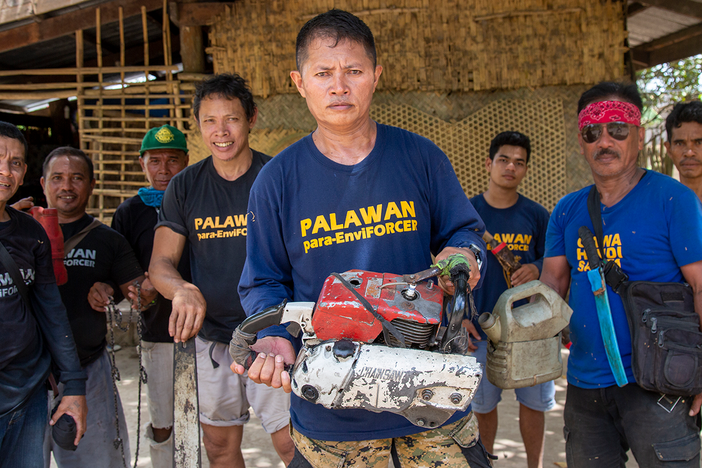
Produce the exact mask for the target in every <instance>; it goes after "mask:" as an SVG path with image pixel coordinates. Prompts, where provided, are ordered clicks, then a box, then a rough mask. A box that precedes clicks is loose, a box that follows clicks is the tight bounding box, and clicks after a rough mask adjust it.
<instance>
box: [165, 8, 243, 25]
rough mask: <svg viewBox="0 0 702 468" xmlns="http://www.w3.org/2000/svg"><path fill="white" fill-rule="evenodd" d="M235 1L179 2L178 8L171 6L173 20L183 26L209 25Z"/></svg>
mask: <svg viewBox="0 0 702 468" xmlns="http://www.w3.org/2000/svg"><path fill="white" fill-rule="evenodd" d="M233 4H234V2H193V3H178V9H177V10H176V9H175V8H171V21H173V22H174V23H175V24H177V25H178V26H179V27H182V26H207V25H208V23H211V22H212V20H213V19H214V17H215V16H217V15H219V14H221V13H224V7H225V6H227V5H233Z"/></svg>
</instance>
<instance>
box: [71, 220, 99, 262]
mask: <svg viewBox="0 0 702 468" xmlns="http://www.w3.org/2000/svg"><path fill="white" fill-rule="evenodd" d="M101 224H102V223H101V222H100V220H99V219H93V222H92V223H90V224H88V225H87V226H86V227H85V228H83V230H82V231H80V232H79V233H78V234H76V235H75V236H73V237H71V238H70V239H68V240H67V241H65V242H64V243H63V256H64V257H67V256H68V254H69V253H70V252H71V250H73V249H74V248H75V246H76V245H78V244H79V243H80V241H82V240H83V239H85V236H87V235H88V233H89V232H90V231H92V230H93V229H95V228H96V227H98V226H100V225H101Z"/></svg>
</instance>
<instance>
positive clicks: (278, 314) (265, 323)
mask: <svg viewBox="0 0 702 468" xmlns="http://www.w3.org/2000/svg"><path fill="white" fill-rule="evenodd" d="M287 303H288V300H287V299H284V300H283V302H281V303H280V304H278V305H275V306H271V307H268V308H266V309H263V310H262V311H260V312H258V313H256V314H253V315H252V316H250V317H248V318H247V319H246V320H244V321H243V322H241V325H239V327H238V328H237V329H241V331H242V332H244V333H248V334H256V333H258V332H260V331H261V330H264V329H266V328H268V327H271V326H273V325H280V320H281V318H282V317H283V312H285V306H286V305H287Z"/></svg>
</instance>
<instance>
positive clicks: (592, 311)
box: [541, 82, 702, 468]
mask: <svg viewBox="0 0 702 468" xmlns="http://www.w3.org/2000/svg"><path fill="white" fill-rule="evenodd" d="M642 107H643V105H642V102H641V97H640V95H639V92H638V90H637V89H636V86H635V85H633V84H624V83H613V82H604V83H600V84H598V85H596V86H594V87H593V88H591V89H589V90H587V91H585V92H584V93H583V94H582V96H581V97H580V100H579V102H578V124H579V128H580V134H579V135H578V140H579V142H580V149H581V153H582V154H583V156H584V157H585V160H586V161H587V163H588V165H589V166H590V169H591V171H592V177H593V179H594V181H595V185H594V187H595V188H594V190H597V193H599V197H600V204H599V209H600V213H601V216H602V223H603V229H604V239H603V242H602V244H603V245H602V246H601V247H602V250H603V255H604V256H605V259H604V260H612V261H614V262H616V263H617V264H618V265H619V266H620V267H621V269H622V270H623V271H624V272H625V273H626V274H628V275H629V279H630V280H631V281H640V280H644V281H656V282H678V283H681V282H687V283H689V284H690V285H691V286H692V289H693V292H694V294H695V311H696V312H697V313H698V314H702V237H700V232H702V205H700V202H699V200H698V198H697V197H696V196H695V194H694V193H693V192H692V191H691V190H690V189H688V188H687V187H685V186H683V185H682V184H680V183H679V182H677V181H675V180H674V179H672V178H670V177H667V176H665V175H663V174H659V173H657V172H653V171H647V170H645V169H642V168H640V167H638V165H637V159H638V153H639V151H640V150H641V149H643V144H644V136H645V130H644V128H643V127H641V110H642ZM591 188H592V186H589V187H585V188H584V189H582V190H579V191H577V192H574V193H571V194H569V195H566V196H565V197H563V198H562V199H561V200H560V201H559V202H558V205H556V207H555V208H554V210H553V215H552V216H551V219H550V221H549V226H548V231H547V234H546V254H545V259H544V264H543V270H542V273H541V281H543V282H544V283H545V284H547V285H548V286H550V287H552V288H553V289H554V290H556V291H557V292H558V293H559V294H560V295H561V296H563V297H566V295H567V294H568V292H570V306H571V307H572V309H573V315H572V317H571V320H570V331H571V340H572V342H573V344H572V347H571V349H570V357H569V359H568V391H567V395H566V404H565V411H564V420H565V428H564V435H565V440H566V459H567V462H568V467H569V468H583V467H585V468H589V467H592V468H601V467H620V466H623V464H624V463H625V461H626V460H627V451H628V450H629V449H631V452H632V453H633V455H634V457H635V458H636V461H637V462H638V464H639V466H645V467H647V468H648V467H661V468H662V467H665V466H676V467H689V468H692V467H695V468H699V466H700V427H699V421H700V420H699V411H700V405H701V404H702V395H697V396H694V398H693V397H685V398H680V399H679V400H677V401H676V399H675V397H671V398H669V399H666V398H665V397H662V396H661V394H659V393H654V392H650V391H646V390H644V389H642V388H641V387H639V386H638V385H637V384H636V381H635V379H634V374H633V371H632V367H631V354H632V349H631V347H632V344H631V336H630V332H629V325H628V323H627V317H626V313H625V311H624V307H623V304H622V300H621V297H620V296H619V295H618V294H616V293H615V292H614V291H613V290H612V289H611V288H610V287H609V286H607V289H608V291H607V295H608V297H609V305H610V308H611V315H612V321H613V328H614V333H615V336H616V340H617V344H618V348H619V354H620V355H621V365H622V366H623V369H624V373H625V380H626V382H628V383H625V384H624V385H623V386H621V387H620V386H618V385H617V382H616V380H615V374H614V371H613V370H612V369H613V368H617V369H618V368H619V364H618V363H617V364H610V362H609V358H608V356H607V353H606V351H605V346H604V340H603V338H602V334H601V332H600V324H599V320H598V314H597V309H596V305H595V297H594V295H593V292H592V289H591V286H590V282H589V280H588V278H587V271H588V270H589V269H590V266H589V264H588V261H587V257H586V255H585V251H584V249H583V246H582V244H581V243H580V240H579V235H578V230H579V228H580V227H581V226H587V227H588V228H589V229H590V230H592V231H593V232H594V228H593V223H592V221H591V220H590V215H589V213H588V208H587V199H588V196H589V193H590V190H591ZM615 362H616V361H615ZM620 384H621V382H620ZM668 401H670V403H668Z"/></svg>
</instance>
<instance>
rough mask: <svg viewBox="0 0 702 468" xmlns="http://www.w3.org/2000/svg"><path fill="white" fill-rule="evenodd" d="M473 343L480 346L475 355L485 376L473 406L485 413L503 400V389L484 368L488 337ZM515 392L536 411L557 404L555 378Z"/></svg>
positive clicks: (477, 411)
mask: <svg viewBox="0 0 702 468" xmlns="http://www.w3.org/2000/svg"><path fill="white" fill-rule="evenodd" d="M473 344H475V345H476V346H477V347H478V350H477V351H475V352H474V353H473V357H475V359H477V360H478V362H479V363H480V364H481V365H482V366H483V378H482V380H481V381H480V385H479V386H478V389H477V390H476V391H475V396H474V397H473V401H472V402H471V406H472V407H473V411H474V412H476V413H479V414H485V413H489V412H491V411H492V410H494V409H495V408H497V404H498V403H499V402H500V401H501V400H502V389H501V388H499V387H495V386H494V385H493V384H491V383H490V381H489V380H488V378H487V372H485V370H484V369H485V363H486V362H487V339H485V340H482V341H473ZM514 393H515V394H516V396H517V401H518V402H519V403H521V404H522V405H524V406H526V407H527V408H529V409H533V410H534V411H548V410H550V409H552V408H553V407H554V405H555V404H556V398H555V397H556V386H555V383H554V382H553V380H551V381H549V382H546V383H542V384H539V385H534V386H533V387H524V388H517V389H515V390H514Z"/></svg>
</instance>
